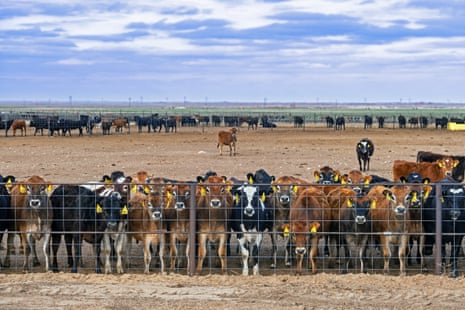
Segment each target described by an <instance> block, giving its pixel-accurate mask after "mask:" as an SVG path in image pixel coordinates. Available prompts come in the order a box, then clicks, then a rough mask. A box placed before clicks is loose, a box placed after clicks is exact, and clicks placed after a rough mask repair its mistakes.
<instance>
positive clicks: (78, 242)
mask: <svg viewBox="0 0 465 310" xmlns="http://www.w3.org/2000/svg"><path fill="white" fill-rule="evenodd" d="M72 239H73V243H74V259H73V260H72V261H71V266H70V267H71V272H72V273H76V272H77V269H78V266H79V262H81V261H82V258H81V255H82V253H81V251H82V237H81V234H74V235H73V238H72ZM65 240H66V236H65ZM66 243H67V244H66V249H67V252H68V264H69V258H70V257H71V258H72V255H73V254H72V248H71V240H69V241H66Z"/></svg>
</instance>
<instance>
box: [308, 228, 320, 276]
mask: <svg viewBox="0 0 465 310" xmlns="http://www.w3.org/2000/svg"><path fill="white" fill-rule="evenodd" d="M318 239H319V238H318V236H312V237H311V246H310V253H309V255H308V259H309V262H310V263H311V265H312V273H313V274H315V273H316V272H317V268H316V261H315V257H316V256H317V255H318Z"/></svg>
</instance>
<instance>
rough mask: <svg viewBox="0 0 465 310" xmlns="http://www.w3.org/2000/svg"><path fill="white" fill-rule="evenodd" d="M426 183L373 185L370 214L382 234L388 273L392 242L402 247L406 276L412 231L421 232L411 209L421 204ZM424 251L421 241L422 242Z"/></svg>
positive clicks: (403, 272)
mask: <svg viewBox="0 0 465 310" xmlns="http://www.w3.org/2000/svg"><path fill="white" fill-rule="evenodd" d="M422 192H423V185H422V184H418V185H396V186H393V187H391V188H387V187H385V186H381V185H376V186H374V187H373V188H372V189H371V190H370V192H369V193H368V195H367V197H369V198H370V199H372V206H371V208H370V217H371V220H372V223H373V224H372V225H373V226H372V227H373V233H374V234H376V235H378V236H379V239H380V241H381V246H382V251H383V257H384V273H388V272H389V260H390V258H391V245H395V246H398V248H399V250H398V251H399V253H398V254H399V262H400V274H401V275H405V274H406V271H405V256H406V254H407V250H408V243H409V240H408V239H409V234H410V233H412V232H414V233H418V230H417V227H416V225H417V223H416V221H412V220H415V219H412V214H413V213H412V212H417V211H416V210H415V209H416V208H417V207H418V206H419V205H421V203H422V202H421V199H422ZM423 199H424V198H423ZM419 246H420V248H421V250H420V253H422V244H420V245H419Z"/></svg>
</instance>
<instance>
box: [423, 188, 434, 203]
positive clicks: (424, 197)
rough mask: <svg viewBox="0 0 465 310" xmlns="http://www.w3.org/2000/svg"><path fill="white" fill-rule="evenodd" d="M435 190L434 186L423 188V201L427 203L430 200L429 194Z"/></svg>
mask: <svg viewBox="0 0 465 310" xmlns="http://www.w3.org/2000/svg"><path fill="white" fill-rule="evenodd" d="M432 190H433V187H432V186H429V185H428V186H423V201H426V199H428V196H429V194H430V193H431V191H432Z"/></svg>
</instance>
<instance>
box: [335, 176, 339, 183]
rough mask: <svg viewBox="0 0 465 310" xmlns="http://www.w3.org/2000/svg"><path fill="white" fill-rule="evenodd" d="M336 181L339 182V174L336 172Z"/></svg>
mask: <svg viewBox="0 0 465 310" xmlns="http://www.w3.org/2000/svg"><path fill="white" fill-rule="evenodd" d="M334 182H336V183H337V182H339V175H338V174H336V175H335V176H334Z"/></svg>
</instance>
